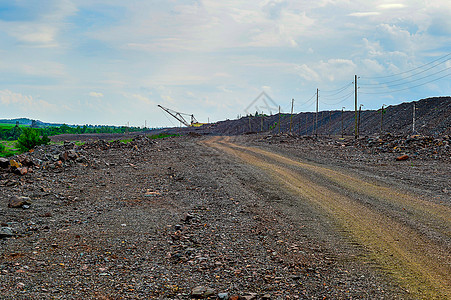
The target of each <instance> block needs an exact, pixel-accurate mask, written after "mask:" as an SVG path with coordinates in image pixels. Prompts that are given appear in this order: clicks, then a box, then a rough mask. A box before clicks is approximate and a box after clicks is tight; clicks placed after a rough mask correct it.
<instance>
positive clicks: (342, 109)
mask: <svg viewBox="0 0 451 300" xmlns="http://www.w3.org/2000/svg"><path fill="white" fill-rule="evenodd" d="M344 109H345V107H342V108H341V138H343V136H344V132H343V111H344Z"/></svg>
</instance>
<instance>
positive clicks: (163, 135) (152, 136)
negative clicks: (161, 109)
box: [149, 133, 180, 140]
mask: <svg viewBox="0 0 451 300" xmlns="http://www.w3.org/2000/svg"><path fill="white" fill-rule="evenodd" d="M174 136H180V134H168V133H159V134H154V135H150V136H149V138H150V139H152V140H156V139H164V138H167V137H174Z"/></svg>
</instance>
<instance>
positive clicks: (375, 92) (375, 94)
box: [360, 74, 451, 95]
mask: <svg viewBox="0 0 451 300" xmlns="http://www.w3.org/2000/svg"><path fill="white" fill-rule="evenodd" d="M450 75H451V74H446V75H445V76H442V77H439V78H436V79H433V80H430V81H427V82H424V83H421V84H418V85H414V86H411V87H407V88H404V89H399V90H394V91H386V92H374V93H365V92H360V93H361V94H366V95H376V94H388V93H394V92H400V91H405V90H409V89H413V88H416V87H419V86H422V85H425V84H428V83H431V82H434V81H437V80H440V79H442V78H445V77H448V76H450Z"/></svg>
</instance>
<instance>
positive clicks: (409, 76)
mask: <svg viewBox="0 0 451 300" xmlns="http://www.w3.org/2000/svg"><path fill="white" fill-rule="evenodd" d="M448 60H449V59H448ZM448 60H445V61H444V62H441V63H439V64H436V65H434V66H432V67H430V68H427V69H426V70H423V71H421V72H418V73H415V74H412V75H410V76H407V77H404V78H400V79H396V80H391V81H388V82H381V83H363V84H361V85H362V86H364V85H380V84H387V83H392V82H396V81H401V80H405V79H408V78H411V77H413V76H416V75H418V74H421V73H424V72H426V71H429V70H430V69H433V68H435V67H436V66H438V65H440V64H442V63H445V62H447V61H448ZM448 69H449V68H446V69H445V70H448ZM440 72H443V70H442V71H439V72H437V73H440ZM437 73H434V74H437ZM434 74H431V75H429V76H432V75H434ZM426 77H428V76H426ZM423 78H425V77H423Z"/></svg>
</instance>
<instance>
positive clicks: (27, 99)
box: [0, 90, 33, 105]
mask: <svg viewBox="0 0 451 300" xmlns="http://www.w3.org/2000/svg"><path fill="white" fill-rule="evenodd" d="M0 102H1V103H2V104H4V105H10V104H22V105H31V104H32V103H33V97H32V96H25V95H22V94H20V93H14V92H12V91H10V90H2V91H0Z"/></svg>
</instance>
